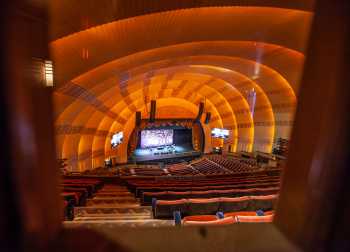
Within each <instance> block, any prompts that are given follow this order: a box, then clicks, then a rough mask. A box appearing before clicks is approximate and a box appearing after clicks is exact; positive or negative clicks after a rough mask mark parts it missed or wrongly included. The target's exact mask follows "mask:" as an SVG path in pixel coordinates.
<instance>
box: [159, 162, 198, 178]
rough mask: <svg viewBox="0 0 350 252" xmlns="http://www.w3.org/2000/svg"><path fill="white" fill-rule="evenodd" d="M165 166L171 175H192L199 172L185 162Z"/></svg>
mask: <svg viewBox="0 0 350 252" xmlns="http://www.w3.org/2000/svg"><path fill="white" fill-rule="evenodd" d="M165 168H166V170H167V171H168V173H169V174H171V175H173V176H188V175H190V176H194V175H199V174H200V172H199V171H197V170H195V169H193V167H192V166H190V165H188V164H185V163H180V164H172V165H167V166H166V167H165Z"/></svg>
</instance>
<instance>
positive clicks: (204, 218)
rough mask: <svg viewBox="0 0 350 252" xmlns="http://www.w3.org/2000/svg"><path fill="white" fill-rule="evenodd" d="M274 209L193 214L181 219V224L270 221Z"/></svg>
mask: <svg viewBox="0 0 350 252" xmlns="http://www.w3.org/2000/svg"><path fill="white" fill-rule="evenodd" d="M273 217H274V211H265V212H264V211H261V210H259V211H256V212H255V211H245V212H229V213H225V214H223V213H220V212H219V213H217V214H216V215H194V216H187V217H185V218H183V219H182V221H181V225H183V226H203V225H210V226H212V225H227V224H235V223H259V222H260V223H261V222H272V221H273Z"/></svg>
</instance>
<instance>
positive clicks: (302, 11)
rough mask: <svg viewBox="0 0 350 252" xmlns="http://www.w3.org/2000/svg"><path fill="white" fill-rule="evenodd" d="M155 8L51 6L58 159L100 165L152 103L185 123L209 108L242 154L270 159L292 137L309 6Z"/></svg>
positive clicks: (119, 3) (61, 3) (189, 5)
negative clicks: (119, 134)
mask: <svg viewBox="0 0 350 252" xmlns="http://www.w3.org/2000/svg"><path fill="white" fill-rule="evenodd" d="M126 2H128V3H126ZM149 2H150V1H148V2H147V1H124V3H122V1H107V0H103V1H92V0H88V1H84V4H83V3H82V2H81V1H78V0H77V1H64V0H60V1H53V4H52V8H51V10H52V13H53V14H52V20H53V22H52V27H53V28H52V38H53V41H52V42H51V44H50V46H51V49H52V55H53V59H54V61H55V67H56V68H55V83H56V87H55V94H54V98H55V99H54V100H55V108H56V116H55V117H56V128H57V139H58V141H57V142H58V155H59V156H61V157H66V158H71V159H72V160H73V161H72V165H73V163H75V164H78V163H79V164H80V163H82V164H83V166H84V167H89V166H91V162H92V163H95V162H96V160H98V159H100V160H103V157H104V155H107V154H108V155H109V154H110V153H111V150H110V148H109V147H108V146H109V145H108V141H109V137H110V134H111V133H112V132H115V131H119V130H123V131H125V132H131V130H130V129H129V128H130V127H131V128H132V127H133V126H132V125H133V118H134V114H135V112H136V111H142V112H143V116H144V117H147V108H148V104H149V101H150V99H157V100H159V101H162V105H159V106H160V107H162V108H163V112H162V113H163V114H166V112H165V108H168V109H169V108H170V107H173V108H174V107H178V108H179V109H177V110H176V109H174V111H181V108H182V111H186V112H184V114H186V115H188V114H196V109H195V108H197V107H198V104H199V102H201V101H205V102H206V111H208V112H209V111H210V112H212V115H213V118H212V122H211V126H213V127H226V128H229V129H231V130H232V132H233V136H234V140H232V141H231V142H230V143H231V144H233V145H234V146H235V148H237V147H238V149H244V150H252V149H253V148H254V149H259V150H263V151H271V148H272V142H273V139H274V138H276V137H277V136H281V135H288V132H289V131H290V128H291V123H292V120H293V115H294V110H295V105H296V97H297V94H298V90H299V80H300V77H301V73H302V68H303V63H304V51H305V48H306V42H307V39H308V31H309V28H310V25H311V21H312V16H313V15H312V12H311V9H312V1H253V0H251V1H200V3H198V2H199V1H158V4H154V5H149ZM159 2H169V3H170V2H174V3H172V4H169V3H164V4H159ZM175 2H176V3H175ZM195 2H197V4H198V5H196V3H195ZM240 2H244V3H240ZM262 2H263V3H262ZM291 2H293V3H291ZM79 3H81V4H82V6H83V7H82V8H81V13H82V14H81V15H80V14H79V15H78V16H77V18H76V19H75V21H73V22H68V20H73V16H74V13H75V14H76V8H77V6H78V4H79ZM230 3H231V4H230ZM132 4H134V5H132ZM142 4H143V6H144V7H145V8H140V6H142ZM93 6H97V7H96V9H95V12H94V11H93V9H92V7H93ZM122 6H124V7H125V9H123V8H122ZM132 6H134V7H135V8H134V9H132V8H131V7H132ZM211 6H212V7H211ZM217 6H220V7H217ZM108 7H110V8H108ZM198 7H201V8H198ZM63 10H66V12H63ZM58 11H59V13H61V14H62V13H64V14H63V15H61V16H59V15H57V13H58ZM103 11H105V14H106V15H102V13H104V12H103ZM82 20H83V21H84V22H85V23H84V22H83V23H84V24H83V25H82ZM86 20H88V21H86ZM251 90H255V91H256V94H257V99H256V108H255V113H254V116H253V115H252V114H251V113H250V107H249V101H248V98H247V94H248V92H249V91H251ZM174 99H175V100H174ZM171 101H173V102H175V101H177V102H176V103H175V104H171ZM177 116H179V117H181V115H177ZM286 132H287V133H286ZM123 153H125V150H124V152H123ZM119 154H120V153H119ZM91 160H92V161H91ZM89 163H90V165H89ZM97 163H100V161H97ZM79 166H80V165H79ZM93 166H96V165H95V164H93ZM82 169H84V168H82Z"/></svg>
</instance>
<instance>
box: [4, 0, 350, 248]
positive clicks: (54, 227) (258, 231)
mask: <svg viewBox="0 0 350 252" xmlns="http://www.w3.org/2000/svg"><path fill="white" fill-rule="evenodd" d="M46 2H47V1H44V0H43V1H39V0H38V1H24V0H23V1H20V0H18V1H14V0H13V1H4V3H2V8H1V9H0V14H1V15H0V19H1V22H0V36H1V40H0V41H1V48H0V52H1V53H0V55H1V57H0V64H1V65H0V79H1V82H0V85H1V86H0V91H1V92H0V96H1V97H0V98H1V99H0V103H1V106H0V111H1V114H0V116H1V118H0V119H1V122H2V123H1V124H0V127H1V132H2V136H3V139H2V140H3V141H2V145H1V152H0V153H1V161H2V171H1V176H0V188H1V190H0V202H1V206H0V221H1V222H0V224H1V225H0V239H1V243H0V250H1V251H55V250H57V251H83V250H84V251H122V250H123V249H122V248H120V247H119V246H118V245H117V244H121V245H122V247H124V248H126V250H129V249H132V250H133V251H169V252H171V251H185V250H186V251H298V250H302V251H348V250H349V249H350V248H349V241H348V240H347V233H348V232H349V229H350V225H349V224H350V221H349V217H348V215H346V213H347V212H349V210H350V208H349V206H350V204H349V194H348V188H347V187H348V185H347V184H348V183H347V180H348V179H349V178H350V170H349V169H348V167H347V164H349V163H350V160H349V159H350V158H349V157H350V155H349V149H348V145H347V143H348V139H349V130H348V129H349V128H350V127H349V126H350V120H349V119H350V114H349V113H348V111H347V110H348V108H350V106H349V105H350V88H349V83H350V75H349V74H348V69H349V67H350V57H349V56H350V53H349V48H350V46H349V45H350V43H349V38H350V36H349V35H350V29H349V28H350V15H349V13H350V3H349V1H348V0H334V1H329V0H328V1H327V0H318V1H317V3H316V7H315V19H314V24H313V27H312V31H311V36H310V42H309V49H308V53H307V60H306V63H305V70H304V71H305V72H304V77H303V80H302V85H301V90H300V94H299V99H298V109H297V113H296V119H295V125H294V130H293V135H292V143H291V149H290V154H289V158H288V162H287V168H286V170H285V172H284V176H283V183H282V190H281V194H280V200H279V202H278V206H277V213H276V218H275V221H274V224H238V225H234V226H232V227H212V228H180V229H179V228H172V229H167V228H165V229H164V228H160V229H137V230H136V229H126V230H124V229H121V230H109V227H108V226H104V227H100V228H99V231H100V232H101V233H102V235H99V234H95V233H94V232H92V231H86V230H80V229H73V230H65V229H64V228H62V224H61V211H60V200H59V196H58V195H59V194H58V188H57V186H56V185H57V184H58V181H59V175H58V174H57V170H58V169H56V167H55V166H54V164H55V161H54V160H55V159H54V147H53V146H54V140H53V128H52V125H53V120H52V115H53V113H52V100H51V92H52V90H50V89H49V88H46V87H44V85H43V80H42V79H41V78H40V74H39V75H38V71H39V69H38V68H35V66H34V67H33V64H32V60H33V58H42V59H46V58H49V53H48V46H47V45H48V27H49V22H48V20H49V18H48V16H47V5H46ZM235 2H239V1H232V3H235ZM270 2H271V1H270ZM278 2H280V1H278ZM287 2H293V1H292V0H291V1H287ZM294 2H295V1H294ZM286 36H288V34H286ZM28 66H31V67H28ZM43 188H44V189H45V190H43ZM48 209H49V210H48Z"/></svg>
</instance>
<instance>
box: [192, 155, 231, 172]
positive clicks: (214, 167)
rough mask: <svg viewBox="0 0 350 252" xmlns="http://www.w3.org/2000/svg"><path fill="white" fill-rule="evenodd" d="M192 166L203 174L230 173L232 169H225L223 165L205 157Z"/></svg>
mask: <svg viewBox="0 0 350 252" xmlns="http://www.w3.org/2000/svg"><path fill="white" fill-rule="evenodd" d="M191 166H192V167H193V168H194V169H195V170H196V171H198V172H199V173H201V174H203V175H214V174H215V175H224V174H230V171H228V170H227V169H223V168H222V166H220V165H218V164H216V163H214V162H212V161H210V160H208V159H206V158H204V159H202V160H200V161H198V162H195V163H192V164H191Z"/></svg>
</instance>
